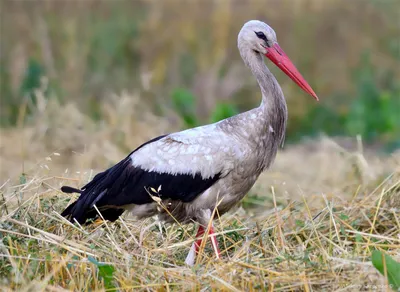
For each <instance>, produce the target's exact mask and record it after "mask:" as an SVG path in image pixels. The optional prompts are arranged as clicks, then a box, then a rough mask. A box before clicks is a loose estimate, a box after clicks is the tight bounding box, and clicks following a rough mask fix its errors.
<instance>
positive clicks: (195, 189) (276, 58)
mask: <svg viewBox="0 0 400 292" xmlns="http://www.w3.org/2000/svg"><path fill="white" fill-rule="evenodd" d="M238 48H239V51H240V55H241V56H242V58H243V61H244V62H245V64H246V65H247V66H248V67H249V68H250V70H251V72H252V73H253V75H254V76H255V77H256V79H257V82H258V84H259V86H260V88H261V93H262V101H261V104H260V106H259V107H257V108H254V109H252V110H250V111H247V112H244V113H241V114H239V115H236V116H233V117H231V118H228V119H225V120H222V121H219V122H217V123H214V124H211V125H205V126H201V127H197V128H193V129H189V130H185V131H181V132H178V133H173V134H168V135H164V136H160V137H157V138H154V139H152V140H150V141H148V142H147V143H145V144H143V145H141V146H140V147H138V148H137V149H135V150H134V151H132V152H131V153H130V154H129V155H128V156H127V157H126V158H125V159H123V160H122V161H120V162H119V163H118V164H116V165H115V166H113V167H111V168H109V169H107V170H106V171H104V172H101V173H99V174H97V175H96V176H95V177H94V178H93V180H92V181H90V182H89V183H88V184H86V185H85V186H83V187H82V188H81V189H80V190H78V189H75V188H72V187H67V186H64V187H62V188H61V190H62V191H63V192H66V193H72V192H77V193H80V197H79V198H78V200H76V201H75V202H74V203H72V204H71V205H69V206H68V207H67V208H66V209H65V210H64V212H62V215H63V216H65V217H67V218H68V219H69V220H71V222H74V221H75V220H76V221H77V222H79V223H81V224H82V223H85V222H86V221H87V220H88V219H93V218H96V217H98V212H97V210H96V209H95V208H94V206H95V205H96V207H97V208H98V210H99V211H100V213H101V214H102V217H103V218H104V219H106V220H110V221H115V220H117V219H118V217H119V216H121V214H122V213H123V212H124V211H131V212H132V213H133V215H135V216H136V217H138V218H145V217H149V216H153V215H158V216H159V218H160V219H161V220H163V221H166V222H174V221H178V222H181V223H188V222H191V221H194V222H197V223H198V224H199V229H198V233H197V236H196V238H198V237H200V236H202V235H203V234H204V230H205V228H206V227H207V226H208V222H210V220H212V219H213V218H211V216H212V214H213V210H214V209H215V208H216V209H217V211H218V214H219V215H221V214H224V213H225V212H227V211H228V210H229V209H231V208H232V207H233V206H234V205H235V204H237V203H238V202H239V201H240V200H241V199H242V198H243V197H244V196H245V195H246V193H247V192H248V191H249V190H250V188H251V187H252V186H253V185H254V183H255V182H256V180H257V178H258V176H259V175H260V174H261V172H262V171H264V170H266V169H267V168H268V167H269V166H270V165H271V163H272V161H273V160H274V158H275V156H276V152H277V150H278V147H279V146H280V145H281V144H282V142H283V140H284V137H285V129H286V121H287V107H286V102H285V98H284V96H283V93H282V90H281V88H280V86H279V84H278V82H277V80H276V79H275V77H274V75H273V74H272V73H271V72H270V71H269V70H268V68H267V66H266V65H265V63H264V61H263V55H264V56H266V57H267V58H268V59H270V60H271V61H272V62H273V63H275V65H277V66H278V67H279V68H280V69H281V70H282V71H283V72H285V73H286V74H287V75H288V76H289V77H290V78H291V79H292V80H293V81H294V82H295V83H296V84H297V85H298V86H299V87H301V88H302V89H303V90H304V91H305V92H307V93H308V94H310V95H311V96H313V97H314V98H315V99H317V100H318V98H317V95H316V94H315V93H314V91H313V90H312V89H311V87H310V86H309V85H308V83H307V82H306V81H305V80H304V78H303V77H302V76H301V74H300V73H299V72H298V71H297V69H296V67H295V66H294V65H293V63H292V62H291V61H290V59H289V58H288V57H287V55H286V54H285V53H284V52H283V50H282V49H281V48H280V47H279V45H278V43H277V39H276V34H275V32H274V30H273V29H272V28H271V27H269V26H268V25H267V24H265V23H264V22H261V21H257V20H251V21H249V22H247V23H246V24H245V25H244V26H243V28H242V29H241V31H240V33H239V36H238ZM155 196H157V199H156V200H155V199H154V198H155ZM160 202H161V203H162V205H163V206H165V207H164V208H160V207H159V203H160ZM209 234H210V238H211V241H212V246H213V248H214V250H215V252H216V256H217V258H219V256H220V255H219V249H218V242H217V240H216V238H215V235H214V231H213V228H212V226H211V228H209ZM200 243H201V239H199V240H197V241H196V242H194V243H193V245H192V247H191V250H190V252H189V254H188V257H187V258H186V263H187V264H188V265H193V264H194V260H195V255H196V253H197V252H198V249H199V246H200Z"/></svg>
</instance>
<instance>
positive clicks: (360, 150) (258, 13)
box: [0, 0, 400, 292]
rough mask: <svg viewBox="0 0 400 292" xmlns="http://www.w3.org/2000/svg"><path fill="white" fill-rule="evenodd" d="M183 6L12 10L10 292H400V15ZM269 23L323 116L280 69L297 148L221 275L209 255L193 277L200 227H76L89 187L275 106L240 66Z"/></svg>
mask: <svg viewBox="0 0 400 292" xmlns="http://www.w3.org/2000/svg"><path fill="white" fill-rule="evenodd" d="M182 3H183V1H176V0H171V1H148V0H135V1H131V0H119V1H87V0H81V1H79V0H74V1H70V0H67V1H62V0H57V1H12V0H0V11H1V12H3V13H2V15H1V16H2V17H1V20H0V22H1V33H0V38H1V41H0V51H1V54H0V95H1V106H0V195H1V196H0V290H1V291H26V292H28V291H35V292H36V291H68V290H74V291H103V290H108V291H132V290H135V291H136V290H137V291H389V290H390V289H391V288H390V284H393V283H395V284H396V283H398V286H400V283H399V282H400V279H399V278H398V277H396V276H397V275H400V270H399V269H400V268H399V265H400V264H398V263H396V262H395V261H397V262H399V261H400V139H399V137H400V116H399V114H398V108H399V107H400V99H399V96H400V83H399V80H400V70H399V69H400V46H399V44H400V43H399V41H398V40H399V38H400V26H399V21H398V19H399V11H400V9H399V7H400V6H399V4H400V2H399V1H396V0H385V1H383V0H359V1H346V0H325V1H322V0H296V1H295V0H268V1H261V0H247V1H245V0H240V1H234V0H232V1H222V0H221V1H207V0H199V1H195V0H193V1H186V6H185V9H182ZM255 18H258V19H260V20H265V21H267V22H268V23H269V24H270V25H272V27H274V28H275V30H276V32H277V35H278V39H279V43H280V45H281V47H282V48H283V49H284V50H285V51H286V52H287V54H288V55H289V56H290V57H291V59H292V60H293V62H294V63H295V64H296V66H297V67H298V68H299V71H301V72H302V74H303V75H304V77H306V79H307V80H308V81H309V83H310V84H311V85H312V87H313V88H314V89H315V91H316V92H317V93H318V96H319V97H320V99H321V102H320V103H316V102H313V101H311V98H310V97H309V96H306V94H304V93H302V92H301V91H300V90H299V89H298V88H297V87H296V86H295V84H294V83H293V82H292V81H291V80H290V79H289V78H287V77H286V76H284V74H283V73H282V72H279V70H277V69H276V68H274V67H273V66H270V68H271V70H272V72H273V73H274V74H275V75H276V76H277V79H278V81H279V83H280V84H281V86H282V89H283V91H284V93H285V96H286V98H287V102H288V108H289V121H288V129H287V144H285V146H284V148H283V149H282V150H281V151H280V152H279V153H278V156H277V158H276V160H275V162H274V164H273V166H272V168H271V169H270V170H269V171H268V172H266V173H264V174H262V175H261V177H260V178H259V180H258V181H257V183H256V185H255V186H254V187H253V188H252V190H251V191H250V192H249V194H248V195H247V196H246V198H245V199H244V200H243V202H241V204H240V206H238V208H237V209H236V210H232V212H231V213H229V214H226V215H225V216H223V217H222V218H219V220H216V222H215V224H216V230H217V232H218V240H219V242H220V245H221V246H222V247H223V248H222V259H221V260H218V261H217V260H215V259H214V257H213V253H212V250H211V246H210V243H208V244H207V245H205V246H204V247H202V249H201V252H200V256H199V258H198V261H197V264H196V265H195V266H194V267H193V268H189V267H186V266H185V265H184V259H185V256H186V254H187V252H188V251H189V248H190V246H191V244H192V242H193V239H194V236H195V227H194V226H193V225H186V226H179V225H162V224H161V223H159V222H157V221H156V219H155V218H149V219H147V220H144V221H135V220H134V219H133V218H132V217H131V216H130V215H129V214H125V215H124V216H123V217H122V218H120V219H119V220H118V221H117V222H115V223H108V222H102V221H97V222H95V224H93V225H91V226H77V225H72V224H70V223H69V222H67V221H66V220H65V219H64V218H62V217H61V216H60V215H59V214H60V213H61V212H62V211H63V209H64V208H65V207H66V206H67V205H68V204H69V203H71V202H72V201H73V200H75V199H76V197H75V196H72V195H69V194H63V193H61V192H60V191H59V190H60V187H61V186H62V185H71V186H75V187H80V186H82V185H83V184H85V183H86V182H88V181H89V180H90V179H91V178H93V176H94V175H95V174H96V173H97V172H99V171H102V170H104V169H105V168H107V167H109V166H111V165H113V164H114V163H116V162H118V161H120V160H121V159H122V158H124V157H125V156H126V155H127V154H128V153H129V152H130V151H131V150H132V149H134V148H135V147H137V146H139V145H140V144H141V143H143V142H145V141H147V140H149V139H151V138H153V137H155V136H158V135H161V134H164V133H169V132H173V131H177V130H181V129H185V128H188V127H192V126H196V125H200V124H205V123H208V122H212V121H216V120H219V119H222V118H225V117H227V116H230V115H232V114H235V113H237V112H241V111H245V110H247V109H249V108H253V107H255V106H256V105H257V104H258V103H259V99H260V92H259V88H258V87H257V84H256V81H255V80H254V78H253V77H252V76H251V75H250V72H249V71H248V69H247V68H245V66H244V65H243V62H242V60H241V59H240V56H239V53H238V52H237V33H238V31H239V29H240V27H241V26H242V25H243V23H244V22H245V21H247V20H249V19H255ZM377 24H379V25H377ZM321 133H323V134H321ZM310 137H313V138H310ZM295 143H297V144H295ZM396 149H397V150H396ZM383 254H385V256H383V257H382V255H383ZM396 269H397V270H396Z"/></svg>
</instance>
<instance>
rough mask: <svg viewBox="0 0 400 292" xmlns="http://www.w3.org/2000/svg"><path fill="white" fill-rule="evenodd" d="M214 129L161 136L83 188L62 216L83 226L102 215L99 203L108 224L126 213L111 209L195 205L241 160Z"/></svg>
mask: <svg viewBox="0 0 400 292" xmlns="http://www.w3.org/2000/svg"><path fill="white" fill-rule="evenodd" d="M212 127H215V126H213V125H211V126H209V128H207V127H199V128H195V129H190V130H186V131H182V132H179V133H175V134H170V135H166V136H161V137H158V138H155V139H153V140H151V141H149V142H147V143H145V144H143V145H141V146H140V147H138V148H137V149H136V150H134V151H133V152H132V153H131V154H130V155H129V156H127V157H126V158H125V159H124V160H122V161H121V162H119V163H118V164H116V165H114V166H113V167H111V168H109V169H107V170H106V171H104V172H101V173H99V174H97V175H96V176H95V177H94V178H93V180H92V181H91V182H89V183H88V184H87V185H85V186H84V187H82V189H81V195H80V197H79V199H78V200H77V201H76V202H74V203H73V204H72V205H71V206H69V207H68V208H67V209H66V210H64V212H63V213H62V215H63V216H65V217H68V218H70V220H73V218H75V219H76V220H78V222H80V223H83V222H85V221H86V220H87V219H89V218H93V216H96V214H97V213H96V211H95V210H94V209H93V205H95V204H96V206H97V207H98V208H99V209H100V211H101V212H102V214H103V217H104V218H105V219H108V218H106V215H107V214H108V213H106V212H111V213H112V214H111V213H110V216H109V217H110V220H111V219H112V220H116V219H117V218H118V216H119V215H120V213H118V214H119V215H118V214H117V213H115V212H114V211H113V210H111V211H109V210H110V209H107V208H109V207H112V208H118V207H121V206H124V205H129V204H147V203H151V202H153V200H154V197H152V196H159V197H160V198H161V199H172V200H179V201H183V202H190V201H192V200H194V199H195V198H196V197H197V196H198V195H200V194H202V193H203V192H204V191H206V190H207V189H208V188H210V187H211V186H212V185H213V184H214V183H215V182H216V181H218V180H219V179H220V178H221V177H224V176H225V175H227V174H228V173H229V172H230V171H231V170H232V168H233V162H234V160H235V156H236V155H238V149H236V148H235V146H234V145H236V144H235V143H232V142H233V141H229V137H228V136H227V135H226V134H224V133H223V132H222V131H219V130H218V129H214V128H212ZM239 152H240V151H239ZM66 190H67V191H69V189H66ZM149 193H150V194H151V195H152V196H150V195H149ZM102 210H104V213H103V211H102ZM117 210H119V209H117ZM118 212H120V211H118ZM122 212H123V211H122ZM114 213H115V214H114Z"/></svg>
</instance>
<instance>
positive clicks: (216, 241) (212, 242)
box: [209, 225, 221, 259]
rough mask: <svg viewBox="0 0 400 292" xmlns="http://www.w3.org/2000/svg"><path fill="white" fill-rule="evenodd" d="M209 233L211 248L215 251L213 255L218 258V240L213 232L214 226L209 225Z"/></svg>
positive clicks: (219, 256)
mask: <svg viewBox="0 0 400 292" xmlns="http://www.w3.org/2000/svg"><path fill="white" fill-rule="evenodd" d="M209 234H210V237H211V244H212V247H213V249H214V251H215V255H216V257H217V259H219V258H221V252H220V251H219V247H218V240H217V237H216V236H215V234H214V227H213V226H212V225H211V227H210V232H209Z"/></svg>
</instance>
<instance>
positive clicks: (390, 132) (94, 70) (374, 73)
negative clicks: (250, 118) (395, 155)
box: [0, 0, 400, 151]
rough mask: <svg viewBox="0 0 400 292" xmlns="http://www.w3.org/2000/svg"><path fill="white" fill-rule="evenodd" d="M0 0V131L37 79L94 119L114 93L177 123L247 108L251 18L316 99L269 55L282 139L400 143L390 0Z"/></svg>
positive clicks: (30, 100)
mask: <svg viewBox="0 0 400 292" xmlns="http://www.w3.org/2000/svg"><path fill="white" fill-rule="evenodd" d="M0 3H1V48H0V49H1V51H0V54H1V56H0V58H1V65H0V79H1V108H0V112H1V120H0V123H1V126H2V127H3V128H11V127H15V126H16V125H19V126H24V125H27V124H29V122H30V118H31V115H32V113H33V112H34V111H33V110H32V108H34V107H35V106H36V102H37V101H36V95H35V94H34V92H35V90H37V89H38V88H43V86H44V87H45V90H44V97H45V98H46V99H58V100H59V102H61V103H62V104H63V103H67V102H68V103H70V102H74V103H76V104H77V105H78V106H79V109H80V110H81V111H82V112H84V113H85V114H86V115H87V116H88V117H90V118H91V119H93V120H95V121H101V120H102V118H103V117H102V111H101V110H100V108H101V106H100V105H101V104H102V103H104V102H105V101H106V100H107V99H108V98H109V97H110V93H120V92H122V91H123V90H126V91H128V92H132V93H135V94H139V96H140V101H141V102H142V103H145V104H147V105H148V106H149V108H151V109H152V112H154V113H157V114H158V115H160V116H168V115H170V114H171V112H172V113H174V115H178V116H179V117H180V118H181V120H182V121H183V123H184V126H186V127H192V126H195V125H200V124H203V123H206V122H211V121H217V120H219V119H222V118H225V117H228V116H230V115H233V114H236V113H238V112H241V111H244V110H247V109H250V108H252V107H255V106H257V105H258V103H259V102H260V91H259V88H258V87H257V84H256V81H255V79H254V78H253V77H252V76H251V73H250V71H249V70H248V69H247V68H246V67H245V66H244V64H243V63H242V61H241V59H240V55H239V53H238V50H237V44H236V41H237V34H238V32H239V30H240V28H241V26H242V25H243V24H244V22H246V21H247V20H250V19H259V20H263V21H265V22H267V23H268V24H269V25H271V26H272V27H273V28H274V29H275V31H276V33H277V36H278V41H279V43H280V46H281V47H282V48H283V49H284V50H285V52H286V53H287V54H288V56H290V58H291V59H292V60H293V62H294V63H295V64H296V66H297V67H298V69H299V71H300V72H301V73H302V75H303V76H304V77H305V78H306V80H307V81H308V82H309V83H310V85H311V86H312V87H313V88H314V90H315V92H316V93H317V94H318V96H319V97H320V100H321V102H319V103H316V102H314V101H313V100H312V98H311V97H309V96H307V95H306V94H305V93H303V92H302V91H301V90H300V89H299V88H297V86H296V85H295V84H294V83H293V82H292V81H291V80H290V79H289V78H287V77H286V76H285V75H284V74H283V73H281V72H280V71H279V70H278V69H276V68H275V67H274V66H273V65H272V64H271V63H270V62H268V66H269V68H270V69H271V70H272V71H273V73H274V74H275V75H276V76H277V78H278V81H279V82H280V84H281V86H282V88H283V91H284V93H285V96H286V98H287V102H288V107H289V124H288V133H287V139H288V140H289V142H296V141H299V140H300V139H302V138H303V137H310V136H316V135H319V134H321V133H324V134H328V135H330V136H355V135H361V136H362V137H363V140H364V141H365V142H366V143H367V144H370V145H377V146H378V148H379V149H383V150H385V151H392V150H393V149H396V148H398V147H400V1H398V0H353V1H348V0H336V1H332V0H324V1H322V0H268V1H259V0H257V1H251V0H248V1H246V0H236V1H227V0H220V1H209V0H203V1H184V0H178V1H173V0H167V1H139V0H135V1H128V0H118V1H91V0H81V1H79V0H73V1H72V0H71V1H70V0H65V1H63V0H57V1H44V0H43V1H11V0H1V1H0ZM44 83H46V84H44Z"/></svg>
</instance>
